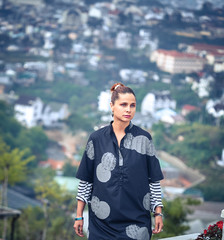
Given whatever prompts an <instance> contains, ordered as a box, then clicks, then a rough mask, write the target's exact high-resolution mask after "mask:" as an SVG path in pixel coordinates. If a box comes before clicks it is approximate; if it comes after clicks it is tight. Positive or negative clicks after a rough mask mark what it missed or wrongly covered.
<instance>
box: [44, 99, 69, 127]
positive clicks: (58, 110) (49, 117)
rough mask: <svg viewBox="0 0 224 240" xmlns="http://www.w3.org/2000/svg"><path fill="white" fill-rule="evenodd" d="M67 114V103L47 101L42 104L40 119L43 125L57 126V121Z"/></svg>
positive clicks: (64, 117)
mask: <svg viewBox="0 0 224 240" xmlns="http://www.w3.org/2000/svg"><path fill="white" fill-rule="evenodd" d="M68 116H69V111H68V105H67V104H61V103H56V102H52V103H48V104H47V105H44V106H43V110H42V116H41V121H42V124H43V125H44V126H45V127H55V126H58V122H59V121H62V120H64V119H66V118H67V117H68Z"/></svg>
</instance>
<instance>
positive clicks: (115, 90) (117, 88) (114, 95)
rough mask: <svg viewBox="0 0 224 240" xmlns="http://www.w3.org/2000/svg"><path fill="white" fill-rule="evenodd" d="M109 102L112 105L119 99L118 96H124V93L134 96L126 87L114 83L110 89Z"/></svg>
mask: <svg viewBox="0 0 224 240" xmlns="http://www.w3.org/2000/svg"><path fill="white" fill-rule="evenodd" d="M110 91H111V102H112V103H113V104H114V103H115V101H116V100H117V99H119V94H125V93H131V94H133V95H134V96H135V93H134V91H133V90H132V89H131V88H129V87H126V86H125V85H124V84H122V83H115V84H114V85H113V86H112V87H111V89H110Z"/></svg>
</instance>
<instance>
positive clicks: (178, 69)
mask: <svg viewBox="0 0 224 240" xmlns="http://www.w3.org/2000/svg"><path fill="white" fill-rule="evenodd" d="M150 61H151V62H155V63H156V65H157V67H158V68H159V69H161V70H162V71H165V72H169V73H171V74H176V73H192V72H198V71H201V70H203V68H204V65H205V63H206V61H205V60H204V59H203V58H201V57H199V56H196V55H194V54H189V53H182V52H178V51H174V50H171V51H170V50H163V49H158V50H156V51H154V52H152V54H151V55H150Z"/></svg>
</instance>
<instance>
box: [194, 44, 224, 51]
mask: <svg viewBox="0 0 224 240" xmlns="http://www.w3.org/2000/svg"><path fill="white" fill-rule="evenodd" d="M192 46H193V47H194V48H195V49H197V50H201V51H203V50H204V51H209V52H210V51H212V52H213V51H218V50H223V51H224V47H223V46H216V45H209V44H204V43H195V44H193V45H192Z"/></svg>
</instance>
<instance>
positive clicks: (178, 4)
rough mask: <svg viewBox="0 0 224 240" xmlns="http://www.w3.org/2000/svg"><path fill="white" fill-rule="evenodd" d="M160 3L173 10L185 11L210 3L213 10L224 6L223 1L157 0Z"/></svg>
mask: <svg viewBox="0 0 224 240" xmlns="http://www.w3.org/2000/svg"><path fill="white" fill-rule="evenodd" d="M158 1H159V2H160V3H162V4H164V5H167V6H172V7H175V8H187V9H197V10H199V9H201V8H202V5H203V4H204V3H206V2H210V3H211V4H212V5H213V7H214V8H222V7H223V6H224V2H223V0H181V1H180V0H158Z"/></svg>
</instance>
